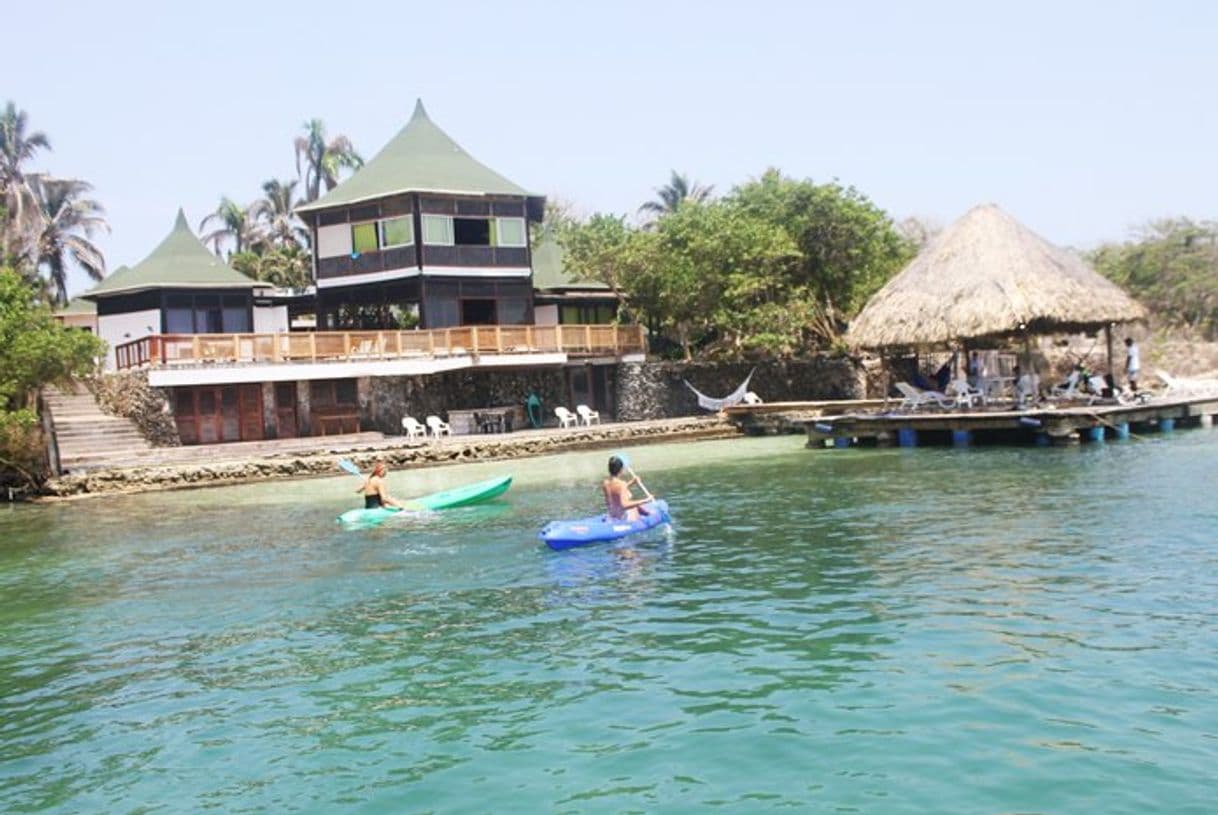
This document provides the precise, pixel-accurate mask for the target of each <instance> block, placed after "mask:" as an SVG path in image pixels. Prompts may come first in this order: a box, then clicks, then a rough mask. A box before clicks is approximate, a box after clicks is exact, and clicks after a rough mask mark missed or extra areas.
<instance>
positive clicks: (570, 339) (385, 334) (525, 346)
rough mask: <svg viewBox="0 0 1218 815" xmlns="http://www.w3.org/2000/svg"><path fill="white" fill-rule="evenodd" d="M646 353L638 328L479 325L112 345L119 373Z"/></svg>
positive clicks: (161, 337) (163, 338)
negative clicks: (179, 368) (155, 369)
mask: <svg viewBox="0 0 1218 815" xmlns="http://www.w3.org/2000/svg"><path fill="white" fill-rule="evenodd" d="M644 350H645V346H644V339H643V329H642V327H641V326H637V325H482V326H464V327H461V328H437V329H432V330H427V331H316V332H313V331H310V332H304V331H301V332H281V333H276V334H150V335H149V336H147V337H141V338H140V339H138V340H133V341H131V342H127V343H123V344H122V345H116V346H115V347H114V355H115V362H116V364H117V366H118V368H119V369H120V370H123V369H126V368H139V367H142V366H145V365H152V366H162V365H193V364H200V363H208V362H214V363H227V364H241V363H257V364H265V363H278V362H285V363H286V362H345V361H353V360H370V359H402V358H408V357H447V356H460V355H475V354H537V353H558V352H561V353H565V354H568V355H572V356H598V355H607V356H620V355H622V354H641V353H643V352H644Z"/></svg>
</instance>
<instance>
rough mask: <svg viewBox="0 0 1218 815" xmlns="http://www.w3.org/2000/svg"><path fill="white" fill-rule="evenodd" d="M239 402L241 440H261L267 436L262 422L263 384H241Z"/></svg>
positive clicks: (238, 395)
mask: <svg viewBox="0 0 1218 815" xmlns="http://www.w3.org/2000/svg"><path fill="white" fill-rule="evenodd" d="M237 403H238V411H239V413H240V422H241V441H261V440H262V439H263V438H264V437H265V434H264V431H263V424H262V386H261V385H241V386H240V387H239V388H238V390H237Z"/></svg>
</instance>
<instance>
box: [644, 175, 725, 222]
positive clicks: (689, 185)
mask: <svg viewBox="0 0 1218 815" xmlns="http://www.w3.org/2000/svg"><path fill="white" fill-rule="evenodd" d="M714 189H715V188H714V187H713V186H707V187H704V186H702V185H701V184H699V183H697V182H696V181H695V182H691V181H690V180H689V179H688V178H686V177H685V176H683V175H681V174H680V173H678V172H677V171H676V170H673V171H672V178H671V179H669V181H668V183H667V184H665V185H664V186H663V187H656V200H654V201H648V202H647V203H645V204H643V206H641V207H639V212H646V213H648V214H651V215H655V216H657V217H659V216H661V215H666V214H668V213H669V212H675V211H676V209H677V207H679V206H681V204H682V203H684V202H685V201H693V202H694V203H697V204H700V203H703V202H704V201H707V200H709V199H710V197H711V192H712V191H714Z"/></svg>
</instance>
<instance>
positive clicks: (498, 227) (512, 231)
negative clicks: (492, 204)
mask: <svg viewBox="0 0 1218 815" xmlns="http://www.w3.org/2000/svg"><path fill="white" fill-rule="evenodd" d="M495 232H496V237H497V240H496V242H495V245H496V246H525V245H526V243H527V241H526V235H527V233H526V232H525V229H524V218H496V219H495Z"/></svg>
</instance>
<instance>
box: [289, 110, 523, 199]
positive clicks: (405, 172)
mask: <svg viewBox="0 0 1218 815" xmlns="http://www.w3.org/2000/svg"><path fill="white" fill-rule="evenodd" d="M404 192H436V193H453V194H457V195H519V196H523V197H526V198H532V197H536V196H533V195H532V194H531V193H529V192H527V191H526V190H525V189H524V188H523V187H520V186H518V185H516V184H514V183H512V182H511V181H509V180H507V179H506V178H504V177H503V176H501V175H499V173H497V172H495V171H494V170H492V169H491V168H489V167H487V166H486V165H485V164H482V163H481V162H479V161H477V160H476V159H475V158H474V157H473V156H471V155H470V154H469V153H467V152H465V150H464V148H462V147H461V145H459V144H457V143H456V142H455V141H453V140H452V137H450V136H449V135H448V134H447V133H445V132H444V131H443V130H441V129H440V128H439V127H437V126H436V124H435V123H434V122H432V120H431V118H430V117H428V115H427V111H426V110H424V109H423V100H422V99H420V100H418V101H417V102H416V103H415V106H414V115H412V116H411V117H410V121H409V122H407V123H406V126H405V127H403V128H402V129H401V130H400V131H398V134H397V135H396V136H394V137H393V138H392V139H390V140H389V143H388V144H386V145H385V146H384V147H383V148H381V151H380V152H379V153H377V154H376V155H375V156H373V157H372V158H371V159H369V161H368V163H366V164H365V165H364V166H363V167H361V168H360V169H358V170H356V171H355V173H354V175H352V176H351V177H350V178H348V179H346V180H345V181H343V182H341V183H340V184H339V185H338V186H337V187H335V188H334V189H332V190H330V192H328V193H326V194H325V195H323V196H322V197H321V198H318V199H317V200H316V201H313V202H312V203H308V204H305V205H303V206H299V207H297V208H296V211H297V212H298V213H299V212H313V211H315V210H319V209H328V208H330V207H339V206H346V205H349V204H355V203H359V202H361V201H371V200H373V199H376V198H384V197H386V196H389V195H399V194H401V193H404Z"/></svg>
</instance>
